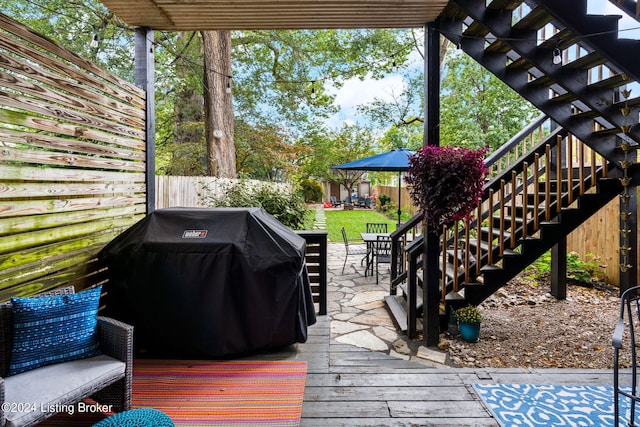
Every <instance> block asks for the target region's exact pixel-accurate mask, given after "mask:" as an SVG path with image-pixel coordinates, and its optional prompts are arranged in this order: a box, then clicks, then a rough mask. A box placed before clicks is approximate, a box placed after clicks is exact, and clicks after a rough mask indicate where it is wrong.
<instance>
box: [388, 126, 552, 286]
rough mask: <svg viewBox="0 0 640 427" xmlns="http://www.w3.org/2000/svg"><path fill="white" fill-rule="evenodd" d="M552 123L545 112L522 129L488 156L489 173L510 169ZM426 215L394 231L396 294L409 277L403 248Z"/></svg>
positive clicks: (486, 161)
mask: <svg viewBox="0 0 640 427" xmlns="http://www.w3.org/2000/svg"><path fill="white" fill-rule="evenodd" d="M552 127H553V124H552V121H551V119H549V117H548V116H546V115H541V116H539V117H538V118H536V119H535V120H533V121H532V122H531V123H530V124H529V125H527V126H526V127H525V128H524V129H523V130H522V131H520V132H519V133H518V134H517V135H515V136H514V137H513V138H511V139H510V140H509V141H508V142H506V143H505V144H503V145H502V146H501V147H500V148H498V149H497V150H496V151H495V152H493V153H491V155H489V156H488V157H487V159H486V160H485V165H486V166H487V168H489V176H490V177H493V176H495V175H497V174H499V173H500V172H502V171H503V170H505V169H509V168H510V166H511V165H512V164H513V163H514V162H515V161H517V160H518V159H519V158H520V157H521V156H522V155H523V154H525V153H526V152H528V151H529V150H531V149H532V147H534V146H536V145H537V144H539V143H540V142H541V141H542V140H543V138H544V137H545V136H546V135H548V134H549V132H550V129H551V128H552ZM422 218H423V213H422V212H418V213H417V214H416V215H414V216H413V217H412V218H411V219H410V220H409V221H407V222H405V223H403V224H400V225H399V226H398V228H397V229H396V230H395V231H394V232H393V233H391V240H392V245H391V251H392V252H391V259H392V262H391V267H390V269H391V277H390V287H389V294H390V295H396V293H397V287H398V285H400V284H401V283H404V282H405V281H406V280H407V277H408V276H407V274H408V262H409V255H408V254H407V253H406V251H403V250H402V248H403V247H405V245H406V244H407V242H409V241H412V240H415V238H416V237H417V235H418V234H419V233H416V229H418V228H419V227H420V224H421V223H422ZM410 233H411V234H412V237H413V238H412V239H409V238H408V235H409V234H410Z"/></svg>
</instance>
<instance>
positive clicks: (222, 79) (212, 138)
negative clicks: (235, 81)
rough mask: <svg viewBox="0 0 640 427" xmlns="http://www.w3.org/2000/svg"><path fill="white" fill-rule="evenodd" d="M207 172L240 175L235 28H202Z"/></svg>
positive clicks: (216, 174) (213, 174)
mask: <svg viewBox="0 0 640 427" xmlns="http://www.w3.org/2000/svg"><path fill="white" fill-rule="evenodd" d="M202 40H203V45H204V108H205V138H206V141H207V173H208V174H209V175H210V176H216V177H220V178H236V150H235V146H234V142H233V105H232V102H231V101H232V98H231V94H230V93H227V87H230V86H231V32H229V31H202Z"/></svg>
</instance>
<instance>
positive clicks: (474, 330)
mask: <svg viewBox="0 0 640 427" xmlns="http://www.w3.org/2000/svg"><path fill="white" fill-rule="evenodd" d="M458 329H459V330H460V336H461V337H462V339H463V340H465V341H467V342H478V340H479V339H480V325H472V324H469V323H460V324H459V325H458Z"/></svg>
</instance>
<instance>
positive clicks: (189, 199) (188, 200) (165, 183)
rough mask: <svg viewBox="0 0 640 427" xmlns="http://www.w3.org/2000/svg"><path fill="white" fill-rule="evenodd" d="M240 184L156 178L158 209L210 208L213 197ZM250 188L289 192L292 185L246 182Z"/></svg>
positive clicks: (201, 178)
mask: <svg viewBox="0 0 640 427" xmlns="http://www.w3.org/2000/svg"><path fill="white" fill-rule="evenodd" d="M237 182H239V180H237V179H228V178H216V177H212V176H169V175H160V176H156V208H157V209H161V208H169V207H177V206H181V207H191V208H198V207H200V208H201V207H208V206H210V205H209V203H208V202H207V201H208V200H209V199H210V198H211V197H217V196H219V195H220V194H222V193H223V192H224V191H226V190H227V189H228V188H229V187H230V186H232V185H234V184H236V183H237ZM244 182H245V184H246V185H247V187H248V188H253V189H257V188H261V187H262V186H269V187H275V188H276V189H281V190H282V191H285V190H289V189H290V185H289V184H284V183H274V182H265V181H257V180H244Z"/></svg>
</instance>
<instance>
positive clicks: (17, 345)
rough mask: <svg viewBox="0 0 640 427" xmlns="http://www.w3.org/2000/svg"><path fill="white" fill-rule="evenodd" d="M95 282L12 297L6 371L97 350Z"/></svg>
mask: <svg viewBox="0 0 640 427" xmlns="http://www.w3.org/2000/svg"><path fill="white" fill-rule="evenodd" d="M101 289H102V287H101V286H98V287H96V288H93V289H89V290H86V291H83V292H78V293H75V294H69V295H57V296H51V297H35V298H12V299H11V303H12V306H13V307H12V311H13V346H12V349H11V363H10V364H9V375H15V374H19V373H20V372H25V371H29V370H31V369H35V368H37V367H40V366H45V365H51V364H53V363H60V362H66V361H69V360H76V359H84V358H87V357H93V356H97V355H98V354H100V347H99V344H98V332H97V315H98V305H99V301H100V291H101Z"/></svg>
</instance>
